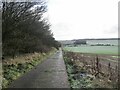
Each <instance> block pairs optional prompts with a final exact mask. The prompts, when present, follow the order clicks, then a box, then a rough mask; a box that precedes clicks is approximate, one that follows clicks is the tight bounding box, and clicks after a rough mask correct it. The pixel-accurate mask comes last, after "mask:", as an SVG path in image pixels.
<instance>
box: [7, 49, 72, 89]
mask: <svg viewBox="0 0 120 90" xmlns="http://www.w3.org/2000/svg"><path fill="white" fill-rule="evenodd" d="M9 88H70V86H69V82H68V76H67V73H66V68H65V64H64V60H63V56H62V51H61V50H59V51H58V52H56V53H55V54H54V55H53V56H51V57H50V58H48V59H47V60H44V61H43V62H42V63H41V64H39V65H37V66H36V67H35V68H34V69H33V70H31V71H30V72H28V73H26V74H25V75H23V76H22V77H20V78H19V79H17V80H16V81H14V82H13V83H12V84H11V85H10V86H9Z"/></svg>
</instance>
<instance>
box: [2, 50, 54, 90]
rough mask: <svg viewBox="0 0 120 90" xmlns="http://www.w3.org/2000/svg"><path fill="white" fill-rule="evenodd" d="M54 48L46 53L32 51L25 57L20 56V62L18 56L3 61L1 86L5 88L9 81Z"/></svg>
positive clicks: (52, 52) (47, 55) (34, 64)
mask: <svg viewBox="0 0 120 90" xmlns="http://www.w3.org/2000/svg"><path fill="white" fill-rule="evenodd" d="M55 51H56V49H52V50H51V51H49V52H48V53H34V54H32V56H31V55H28V56H26V57H24V58H23V57H22V60H21V61H22V62H21V61H19V59H20V58H19V57H17V58H16V59H14V60H9V61H7V60H6V61H4V62H3V65H2V67H3V68H2V69H3V70H2V74H3V75H2V76H3V77H2V88H7V87H8V86H9V85H10V84H11V82H13V81H14V80H16V79H17V78H19V77H20V76H22V75H24V74H25V73H26V72H28V71H30V70H31V69H32V68H34V67H35V66H36V65H37V64H39V63H41V62H42V61H43V60H45V59H46V58H48V57H49V56H51V55H53V54H54V53H55Z"/></svg>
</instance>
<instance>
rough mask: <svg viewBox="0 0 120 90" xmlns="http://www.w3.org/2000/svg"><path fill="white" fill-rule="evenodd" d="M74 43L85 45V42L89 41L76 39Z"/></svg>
mask: <svg viewBox="0 0 120 90" xmlns="http://www.w3.org/2000/svg"><path fill="white" fill-rule="evenodd" d="M74 44H75V45H81V44H83V45H85V44H87V43H86V40H76V41H75V42H74Z"/></svg>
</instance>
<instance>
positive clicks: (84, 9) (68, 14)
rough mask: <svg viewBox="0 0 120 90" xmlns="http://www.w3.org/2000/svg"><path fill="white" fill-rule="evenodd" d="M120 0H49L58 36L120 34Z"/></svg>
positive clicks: (50, 16) (50, 19)
mask: <svg viewBox="0 0 120 90" xmlns="http://www.w3.org/2000/svg"><path fill="white" fill-rule="evenodd" d="M118 1H119V0H48V13H47V16H48V18H49V22H50V23H51V30H52V32H53V34H54V37H55V39H56V40H71V39H81V38H117V37H118Z"/></svg>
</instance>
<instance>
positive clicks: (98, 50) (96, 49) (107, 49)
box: [63, 46, 118, 55]
mask: <svg viewBox="0 0 120 90" xmlns="http://www.w3.org/2000/svg"><path fill="white" fill-rule="evenodd" d="M63 49H64V50H68V51H72V52H81V53H95V54H112V55H118V46H78V47H68V46H66V47H64V48H63Z"/></svg>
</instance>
